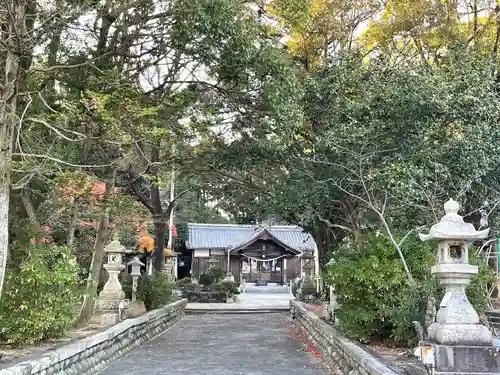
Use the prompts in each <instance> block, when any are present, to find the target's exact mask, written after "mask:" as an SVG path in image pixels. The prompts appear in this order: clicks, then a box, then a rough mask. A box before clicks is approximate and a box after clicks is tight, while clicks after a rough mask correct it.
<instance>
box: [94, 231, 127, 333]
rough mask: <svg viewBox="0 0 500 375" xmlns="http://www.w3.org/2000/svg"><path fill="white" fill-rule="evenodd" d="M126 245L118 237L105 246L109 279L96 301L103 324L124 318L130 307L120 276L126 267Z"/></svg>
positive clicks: (105, 266) (104, 266)
mask: <svg viewBox="0 0 500 375" xmlns="http://www.w3.org/2000/svg"><path fill="white" fill-rule="evenodd" d="M124 252H125V247H123V246H122V245H121V244H120V241H118V239H114V240H113V241H112V242H111V243H110V244H109V245H107V246H106V247H105V248H104V253H105V255H106V263H105V264H104V265H103V268H104V269H105V270H106V272H107V273H108V280H107V281H106V284H104V287H103V289H102V291H101V293H99V298H98V299H97V301H96V302H95V306H94V310H95V312H96V315H97V316H100V322H101V324H102V325H109V324H114V323H116V322H118V321H120V320H122V319H124V315H125V313H126V310H127V308H128V300H127V299H125V292H124V291H123V289H122V285H121V284H120V280H119V279H118V276H119V274H120V272H121V271H122V270H123V269H124V268H125V265H124V264H123V262H122V255H123V253H124Z"/></svg>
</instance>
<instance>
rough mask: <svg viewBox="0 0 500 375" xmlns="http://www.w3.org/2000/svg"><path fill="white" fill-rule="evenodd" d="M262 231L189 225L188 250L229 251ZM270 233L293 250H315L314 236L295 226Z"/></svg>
mask: <svg viewBox="0 0 500 375" xmlns="http://www.w3.org/2000/svg"><path fill="white" fill-rule="evenodd" d="M260 229H262V227H259V226H257V225H235V224H196V223H188V241H187V243H186V246H187V248H188V249H228V248H231V247H233V246H235V245H238V244H240V243H243V242H245V241H246V240H248V239H249V238H250V237H251V236H252V234H254V233H255V232H256V231H258V230H260ZM268 229H269V231H270V232H271V233H272V234H273V235H274V236H275V237H276V238H278V239H279V240H280V241H282V242H283V243H285V244H286V245H288V246H290V247H291V248H293V249H296V250H299V251H304V250H314V249H315V248H316V244H315V242H314V239H313V238H312V236H311V235H310V234H308V233H306V232H304V230H303V229H302V228H301V227H297V226H294V225H276V226H275V225H273V226H270V227H268Z"/></svg>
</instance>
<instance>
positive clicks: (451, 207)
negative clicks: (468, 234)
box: [444, 198, 460, 215]
mask: <svg viewBox="0 0 500 375" xmlns="http://www.w3.org/2000/svg"><path fill="white" fill-rule="evenodd" d="M458 210H460V203H458V202H457V201H456V200H454V199H453V198H450V199H448V201H446V203H445V204H444V212H445V213H446V215H456V214H458Z"/></svg>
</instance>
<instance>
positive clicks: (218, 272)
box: [209, 266, 224, 283]
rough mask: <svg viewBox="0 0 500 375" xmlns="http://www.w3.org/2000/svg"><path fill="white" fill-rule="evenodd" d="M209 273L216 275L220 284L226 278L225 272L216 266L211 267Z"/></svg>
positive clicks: (215, 277)
mask: <svg viewBox="0 0 500 375" xmlns="http://www.w3.org/2000/svg"><path fill="white" fill-rule="evenodd" d="M209 272H210V273H211V274H212V275H214V279H215V282H216V283H217V282H219V281H221V280H222V279H223V278H224V271H223V270H222V268H221V267H219V266H215V267H210V270H209Z"/></svg>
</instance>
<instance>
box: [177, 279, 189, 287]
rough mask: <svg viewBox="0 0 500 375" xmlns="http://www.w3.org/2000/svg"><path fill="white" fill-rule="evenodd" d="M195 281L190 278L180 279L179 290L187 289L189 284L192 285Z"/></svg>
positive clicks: (178, 282)
mask: <svg viewBox="0 0 500 375" xmlns="http://www.w3.org/2000/svg"><path fill="white" fill-rule="evenodd" d="M192 283H193V281H192V280H191V278H190V277H184V278H183V279H180V280H178V281H177V286H178V287H179V288H183V287H185V286H186V285H187V284H192Z"/></svg>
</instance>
